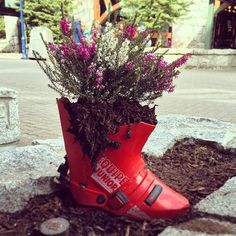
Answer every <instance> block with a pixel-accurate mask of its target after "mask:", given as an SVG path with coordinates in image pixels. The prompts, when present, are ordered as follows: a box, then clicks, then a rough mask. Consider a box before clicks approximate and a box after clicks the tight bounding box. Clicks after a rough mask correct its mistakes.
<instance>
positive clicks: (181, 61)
mask: <svg viewBox="0 0 236 236" xmlns="http://www.w3.org/2000/svg"><path fill="white" fill-rule="evenodd" d="M190 57H191V53H187V54H185V55H184V56H182V57H181V58H180V59H178V60H176V61H174V62H173V63H172V66H173V67H174V68H179V67H180V66H182V65H183V64H185V63H186V62H187V60H188V59H189V58H190Z"/></svg>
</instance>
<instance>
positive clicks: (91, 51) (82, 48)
mask: <svg viewBox="0 0 236 236" xmlns="http://www.w3.org/2000/svg"><path fill="white" fill-rule="evenodd" d="M83 40H84V39H83ZM76 52H77V55H79V56H80V57H81V58H82V60H83V61H87V60H89V59H90V58H91V57H92V56H93V55H95V54H96V42H95V41H93V42H92V43H90V44H89V43H87V42H86V41H85V40H84V41H82V43H81V44H79V45H78V46H77V48H76Z"/></svg>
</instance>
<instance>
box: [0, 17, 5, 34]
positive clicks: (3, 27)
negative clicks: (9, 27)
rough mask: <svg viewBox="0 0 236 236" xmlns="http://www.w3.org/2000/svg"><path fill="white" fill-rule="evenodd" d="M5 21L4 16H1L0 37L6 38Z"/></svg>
mask: <svg viewBox="0 0 236 236" xmlns="http://www.w3.org/2000/svg"><path fill="white" fill-rule="evenodd" d="M5 36H6V35H5V23H4V17H1V16H0V38H5Z"/></svg>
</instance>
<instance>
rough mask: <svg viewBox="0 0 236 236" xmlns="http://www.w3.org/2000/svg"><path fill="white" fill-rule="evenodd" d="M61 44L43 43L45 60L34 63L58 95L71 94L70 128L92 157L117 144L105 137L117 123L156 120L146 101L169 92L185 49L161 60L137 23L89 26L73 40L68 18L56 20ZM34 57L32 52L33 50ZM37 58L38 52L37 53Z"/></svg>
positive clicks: (182, 59) (186, 58)
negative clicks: (168, 59) (85, 33)
mask: <svg viewBox="0 0 236 236" xmlns="http://www.w3.org/2000/svg"><path fill="white" fill-rule="evenodd" d="M60 25H61V30H62V32H63V33H64V40H63V43H62V44H52V43H49V44H48V45H47V48H48V53H49V58H50V61H51V63H47V62H45V61H39V60H38V63H39V64H40V66H41V67H42V69H43V70H44V72H45V73H46V74H47V75H48V77H49V79H50V82H51V83H50V84H49V86H50V87H51V88H52V89H54V90H55V91H57V92H58V93H59V94H60V95H61V96H62V97H70V98H73V99H77V101H76V102H75V103H68V104H67V109H68V111H69V112H70V115H71V117H73V119H71V129H70V131H71V132H73V133H74V134H75V136H76V138H77V139H78V140H79V141H80V143H81V145H82V148H83V150H84V152H85V153H86V154H87V155H88V157H90V158H91V159H92V160H96V158H97V157H98V155H99V153H101V152H102V151H103V150H104V149H105V148H106V147H107V146H114V147H118V144H116V145H114V143H113V142H111V141H110V140H109V139H108V138H107V134H108V133H115V132H117V131H118V127H119V126H120V125H123V124H130V123H136V122H140V121H145V122H147V123H150V124H156V123H157V122H156V119H155V109H154V108H150V109H149V108H148V106H147V105H146V106H141V105H140V102H148V104H151V103H153V102H154V101H155V99H156V98H158V97H161V96H162V93H163V92H173V90H174V85H173V80H174V79H175V78H177V76H178V75H179V71H178V68H179V67H180V66H181V65H183V64H184V63H185V62H186V61H187V60H188V58H189V56H190V55H189V54H186V55H184V56H183V57H181V58H179V59H178V60H176V61H174V62H172V63H167V62H166V61H165V60H164V59H163V55H161V56H158V55H157V54H156V53H155V52H156V50H157V47H156V48H153V49H152V50H150V51H148V50H147V48H146V44H147V42H148V40H149V32H148V31H143V32H138V27H137V26H136V25H135V24H133V25H124V26H123V27H122V28H123V29H121V27H117V26H116V25H113V24H111V23H106V25H105V28H104V29H103V30H102V31H103V32H102V33H101V32H99V31H98V30H97V29H95V28H93V29H92V31H91V34H90V37H89V38H86V37H85V36H82V38H81V43H80V44H78V45H77V44H75V42H74V40H73V38H72V29H71V24H70V22H69V20H67V19H62V20H61V22H60ZM36 56H37V55H36ZM37 58H38V57H37Z"/></svg>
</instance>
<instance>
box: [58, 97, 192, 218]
mask: <svg viewBox="0 0 236 236" xmlns="http://www.w3.org/2000/svg"><path fill="white" fill-rule="evenodd" d="M66 102H70V101H69V100H68V99H67V98H61V99H58V100H57V103H58V109H59V114H60V119H61V126H62V131H63V136H64V142H65V148H66V152H67V158H68V164H69V173H70V189H71V192H72V195H73V197H74V198H75V200H76V201H77V203H78V204H80V205H84V206H90V207H91V206H92V207H97V208H101V209H103V210H106V211H108V212H111V213H113V214H116V215H122V216H127V217H130V218H133V219H139V220H151V219H153V218H172V217H175V216H177V215H181V214H183V213H184V212H185V211H186V210H187V209H188V208H189V201H188V200H187V199H186V198H185V197H184V196H182V195H181V194H179V193H177V192H176V191H174V190H173V189H171V188H170V187H168V186H167V185H166V184H165V183H164V182H163V181H161V180H160V179H159V178H158V177H156V176H155V175H154V174H153V173H152V172H151V171H150V170H148V169H147V168H146V167H145V162H144V160H143V157H142V155H141V151H142V148H143V146H144V144H145V143H146V141H147V139H148V137H149V136H150V134H151V133H152V131H153V130H154V128H155V126H153V125H150V124H147V123H144V122H141V123H136V124H132V125H131V132H132V136H131V138H127V129H128V125H124V126H121V127H119V131H118V133H116V134H114V135H109V138H110V139H112V140H114V141H118V142H119V143H120V144H121V145H120V148H119V149H113V148H107V149H106V150H105V151H104V153H102V154H101V155H100V156H99V157H98V161H97V162H98V164H97V168H96V170H94V169H93V168H92V164H91V161H90V159H89V157H88V156H86V155H85V154H84V153H83V152H82V150H81V147H80V143H79V142H78V141H77V140H75V136H74V135H73V134H71V133H70V132H68V129H69V127H70V121H69V119H70V117H69V114H68V112H67V110H66V109H65V107H64V103H66Z"/></svg>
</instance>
